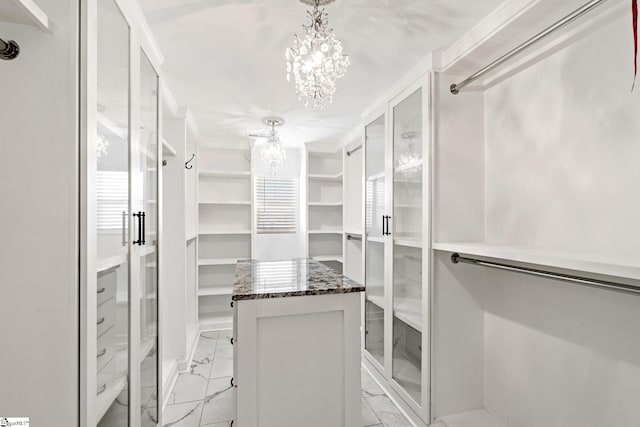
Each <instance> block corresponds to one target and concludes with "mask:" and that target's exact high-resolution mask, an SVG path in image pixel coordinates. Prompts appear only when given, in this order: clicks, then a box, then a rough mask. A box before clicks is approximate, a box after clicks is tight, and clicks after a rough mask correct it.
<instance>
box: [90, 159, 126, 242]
mask: <svg viewBox="0 0 640 427" xmlns="http://www.w3.org/2000/svg"><path fill="white" fill-rule="evenodd" d="M96 194H97V198H98V200H97V202H98V231H99V232H101V233H111V232H113V233H118V232H121V231H122V225H123V219H122V217H123V212H125V213H126V212H127V211H128V210H129V173H128V172H117V171H98V172H97V175H96Z"/></svg>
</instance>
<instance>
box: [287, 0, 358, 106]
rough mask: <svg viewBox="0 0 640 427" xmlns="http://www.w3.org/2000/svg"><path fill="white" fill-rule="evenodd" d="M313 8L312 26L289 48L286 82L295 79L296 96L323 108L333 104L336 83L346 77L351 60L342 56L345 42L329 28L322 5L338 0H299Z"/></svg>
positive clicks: (311, 15) (309, 103) (310, 13)
mask: <svg viewBox="0 0 640 427" xmlns="http://www.w3.org/2000/svg"><path fill="white" fill-rule="evenodd" d="M300 1H301V2H302V3H304V4H308V5H310V6H313V10H310V11H308V12H307V16H308V17H309V19H310V20H311V23H310V24H309V25H308V26H307V25H303V28H304V31H305V34H304V37H298V35H297V34H296V35H295V40H294V41H293V47H290V48H287V50H286V53H285V56H286V59H287V81H290V80H291V75H292V74H293V77H294V79H295V84H296V93H297V94H298V98H299V99H300V100H301V101H304V103H305V106H309V105H312V106H313V107H314V108H322V107H324V106H325V105H327V104H330V103H331V102H332V101H333V94H334V93H335V91H336V80H337V79H339V78H341V77H342V76H344V74H345V72H346V71H347V67H348V66H349V57H348V56H347V55H344V54H343V53H342V43H340V40H338V39H336V38H335V36H334V34H333V30H332V29H329V28H327V25H328V24H329V21H328V15H327V14H326V13H325V11H324V9H320V6H325V5H327V4H329V3H333V2H334V1H335V0H300Z"/></svg>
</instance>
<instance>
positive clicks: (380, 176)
mask: <svg viewBox="0 0 640 427" xmlns="http://www.w3.org/2000/svg"><path fill="white" fill-rule="evenodd" d="M384 178H385V174H384V172H380V173H377V174H375V175H371V176H368V177H367V181H377V180H379V179H384Z"/></svg>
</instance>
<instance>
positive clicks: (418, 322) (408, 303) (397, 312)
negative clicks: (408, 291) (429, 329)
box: [393, 298, 422, 332]
mask: <svg viewBox="0 0 640 427" xmlns="http://www.w3.org/2000/svg"><path fill="white" fill-rule="evenodd" d="M421 313H422V310H421V309H420V300H418V299H415V298H394V300H393V315H394V316H395V317H397V318H398V319H400V320H402V321H403V322H404V323H406V324H407V325H409V326H411V327H412V328H413V329H415V330H416V331H419V332H422V315H421Z"/></svg>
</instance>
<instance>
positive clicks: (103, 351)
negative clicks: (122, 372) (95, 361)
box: [98, 348, 107, 358]
mask: <svg viewBox="0 0 640 427" xmlns="http://www.w3.org/2000/svg"><path fill="white" fill-rule="evenodd" d="M105 354H107V349H106V348H103V349H102V351H100V353H98V358H100V357H102V356H104V355H105Z"/></svg>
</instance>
